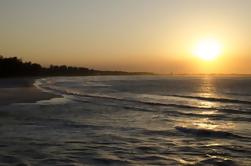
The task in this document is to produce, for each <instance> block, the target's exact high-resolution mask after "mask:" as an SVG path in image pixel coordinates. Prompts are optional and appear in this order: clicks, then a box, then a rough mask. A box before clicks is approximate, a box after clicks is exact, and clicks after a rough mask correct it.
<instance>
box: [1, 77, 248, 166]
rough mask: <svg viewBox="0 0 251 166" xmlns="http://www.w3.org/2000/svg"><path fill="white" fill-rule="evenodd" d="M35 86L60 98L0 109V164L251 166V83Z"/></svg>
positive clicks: (64, 80)
mask: <svg viewBox="0 0 251 166" xmlns="http://www.w3.org/2000/svg"><path fill="white" fill-rule="evenodd" d="M35 84H36V86H37V87H39V88H41V89H43V90H45V91H49V92H51V93H54V94H61V95H63V96H64V97H62V98H54V99H51V100H47V101H38V102H36V103H29V104H13V105H10V106H2V107H0V133H1V135H0V165H18V164H20V165H22V164H23V165H52V166H54V165H77V166H78V165H251V78H248V77H164V76H163V77H161V76H130V77H128V76H116V77H112V76H98V77H57V78H46V79H40V80H37V81H36V83H35ZM24 95H25V94H24Z"/></svg>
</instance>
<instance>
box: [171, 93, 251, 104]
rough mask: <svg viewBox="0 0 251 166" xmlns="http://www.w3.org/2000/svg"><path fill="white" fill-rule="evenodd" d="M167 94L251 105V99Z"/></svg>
mask: <svg viewBox="0 0 251 166" xmlns="http://www.w3.org/2000/svg"><path fill="white" fill-rule="evenodd" d="M167 96H171V97H181V98H189V99H198V100H204V101H213V102H223V103H237V104H250V105H251V101H244V100H237V99H228V98H214V97H201V96H186V95H167Z"/></svg>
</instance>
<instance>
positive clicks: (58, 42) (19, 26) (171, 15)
mask: <svg viewBox="0 0 251 166" xmlns="http://www.w3.org/2000/svg"><path fill="white" fill-rule="evenodd" d="M250 9H251V0H0V22H1V26H0V54H1V55H4V56H18V57H21V58H22V59H23V60H25V61H33V62H36V63H40V64H42V65H44V66H48V65H50V64H66V65H73V66H85V67H90V68H95V69H100V70H124V71H146V72H155V73H162V74H165V73H171V72H172V73H187V74H191V73H195V74H196V73H227V74H229V73H243V74H248V73H251V42H250V39H251V31H250V29H251V11H250ZM209 37H210V38H213V39H215V40H217V41H218V42H219V43H220V44H221V46H222V50H221V54H220V55H219V56H218V57H217V58H216V59H214V60H213V61H210V62H209V61H203V60H202V59H200V58H198V57H196V56H195V55H193V53H192V52H193V48H194V47H195V45H196V43H198V42H199V41H200V40H203V39H204V38H209Z"/></svg>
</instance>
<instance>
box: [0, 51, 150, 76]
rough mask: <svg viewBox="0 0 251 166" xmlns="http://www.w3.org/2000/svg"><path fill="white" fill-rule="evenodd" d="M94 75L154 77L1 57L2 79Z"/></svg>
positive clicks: (0, 73)
mask: <svg viewBox="0 0 251 166" xmlns="http://www.w3.org/2000/svg"><path fill="white" fill-rule="evenodd" d="M93 75H153V73H148V72H126V71H101V70H95V69H89V68H86V67H74V66H66V65H50V66H49V67H43V66H42V65H40V64H38V63H33V62H23V61H22V59H20V58H17V57H3V56H1V55H0V78H8V77H37V76H42V77H46V76H93Z"/></svg>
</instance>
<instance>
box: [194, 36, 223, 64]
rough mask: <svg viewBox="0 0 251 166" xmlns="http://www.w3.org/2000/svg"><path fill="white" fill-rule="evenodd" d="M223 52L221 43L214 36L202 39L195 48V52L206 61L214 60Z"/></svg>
mask: <svg viewBox="0 0 251 166" xmlns="http://www.w3.org/2000/svg"><path fill="white" fill-rule="evenodd" d="M221 53H222V46H221V43H220V42H219V41H218V40H216V39H213V38H206V39H203V40H200V41H199V42H198V43H197V45H196V46H195V48H194V50H193V54H194V55H196V56H197V57H199V58H201V59H202V60H205V61H212V60H214V59H216V58H217V57H218V56H219V55H220V54H221Z"/></svg>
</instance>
